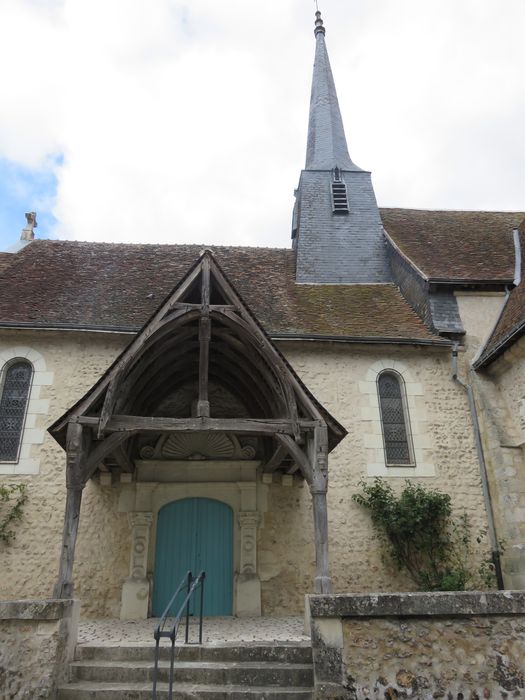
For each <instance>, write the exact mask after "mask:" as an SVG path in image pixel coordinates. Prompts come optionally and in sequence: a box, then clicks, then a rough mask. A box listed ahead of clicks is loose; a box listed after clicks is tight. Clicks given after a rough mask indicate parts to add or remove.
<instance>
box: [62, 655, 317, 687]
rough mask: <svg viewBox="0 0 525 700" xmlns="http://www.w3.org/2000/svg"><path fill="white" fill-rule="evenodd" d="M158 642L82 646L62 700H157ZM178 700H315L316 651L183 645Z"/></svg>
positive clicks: (162, 673) (164, 667)
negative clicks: (155, 656) (154, 695)
mask: <svg viewBox="0 0 525 700" xmlns="http://www.w3.org/2000/svg"><path fill="white" fill-rule="evenodd" d="M152 669H153V647H152V646H84V645H82V646H78V647H77V650H76V658H75V661H73V663H72V664H71V682H70V683H69V684H67V685H64V686H62V687H61V688H59V691H58V696H57V697H58V700H117V699H119V700H151V697H152ZM168 674H169V647H168V646H165V647H162V648H161V655H160V663H159V683H158V684H157V697H158V699H159V700H165V699H167V698H168V683H167V681H168ZM174 679H175V683H174V688H173V698H174V699H177V700H179V699H180V700H182V699H183V698H192V699H193V700H195V699H196V698H203V699H208V700H219V698H220V699H221V700H222V699H223V698H230V699H231V700H256V699H263V698H264V699H266V700H279V699H280V698H283V699H285V698H289V699H290V700H311V698H312V697H313V666H312V649H311V647H310V646H308V645H306V644H297V643H282V642H275V643H270V644H269V643H265V644H263V643H257V642H253V643H244V644H243V643H239V644H238V645H230V644H222V645H209V646H181V647H178V648H177V658H176V661H175V673H174Z"/></svg>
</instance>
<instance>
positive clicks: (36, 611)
mask: <svg viewBox="0 0 525 700" xmlns="http://www.w3.org/2000/svg"><path fill="white" fill-rule="evenodd" d="M74 605H75V601H74V600H73V599H64V600H61V599H57V598H47V599H41V600H38V599H35V600H0V620H61V619H62V618H64V617H67V616H68V615H70V614H71V611H72V609H73V607H74Z"/></svg>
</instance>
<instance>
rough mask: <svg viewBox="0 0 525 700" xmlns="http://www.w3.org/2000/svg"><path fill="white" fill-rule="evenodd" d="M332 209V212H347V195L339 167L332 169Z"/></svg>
mask: <svg viewBox="0 0 525 700" xmlns="http://www.w3.org/2000/svg"><path fill="white" fill-rule="evenodd" d="M332 211H333V212H334V214H348V212H349V209H348V195H347V192H346V185H345V181H344V180H343V177H342V175H341V171H340V170H339V168H335V170H332Z"/></svg>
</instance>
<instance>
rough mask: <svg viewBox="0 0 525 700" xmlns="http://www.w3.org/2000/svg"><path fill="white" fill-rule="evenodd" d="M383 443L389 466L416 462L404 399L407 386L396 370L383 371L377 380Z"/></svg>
mask: <svg viewBox="0 0 525 700" xmlns="http://www.w3.org/2000/svg"><path fill="white" fill-rule="evenodd" d="M377 390H378V394H379V406H380V410H381V424H382V428H383V444H384V447H385V460H386V464H387V466H393V465H401V466H403V465H412V464H414V458H413V450H412V445H411V439H410V426H409V425H408V415H407V410H406V406H405V401H404V398H405V397H404V391H405V387H404V385H403V380H402V378H401V377H400V376H399V375H398V374H396V373H395V372H382V373H381V374H380V375H379V378H378V380H377Z"/></svg>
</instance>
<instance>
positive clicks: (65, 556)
mask: <svg viewBox="0 0 525 700" xmlns="http://www.w3.org/2000/svg"><path fill="white" fill-rule="evenodd" d="M81 501H82V489H81V488H80V489H72V488H69V487H68V489H67V496H66V514H65V517H64V532H63V535H62V553H61V555H60V568H59V572H58V580H57V583H56V585H55V590H54V597H55V598H72V597H73V562H74V560H75V544H76V541H77V532H78V521H79V518H80V504H81Z"/></svg>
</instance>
